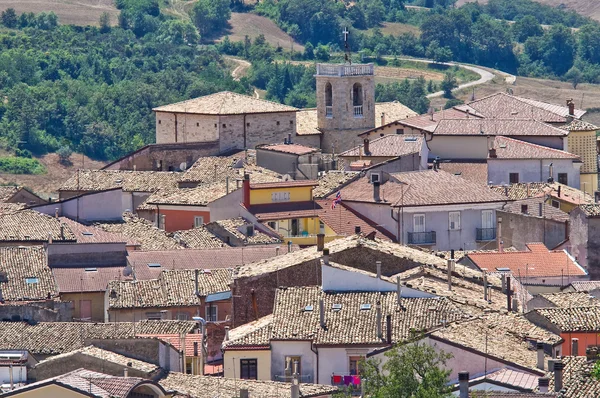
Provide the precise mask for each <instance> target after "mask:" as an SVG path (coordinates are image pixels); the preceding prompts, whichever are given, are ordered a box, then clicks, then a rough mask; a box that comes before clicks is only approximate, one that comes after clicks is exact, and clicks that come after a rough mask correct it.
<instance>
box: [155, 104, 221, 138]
mask: <svg viewBox="0 0 600 398" xmlns="http://www.w3.org/2000/svg"><path fill="white" fill-rule="evenodd" d="M218 121H219V117H218V116H216V115H197V114H191V113H169V112H156V143H157V144H165V143H173V142H210V141H216V140H218V139H219V128H218Z"/></svg>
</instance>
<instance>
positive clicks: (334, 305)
mask: <svg viewBox="0 0 600 398" xmlns="http://www.w3.org/2000/svg"><path fill="white" fill-rule="evenodd" d="M331 309H332V310H333V311H341V309H342V305H341V304H332V305H331Z"/></svg>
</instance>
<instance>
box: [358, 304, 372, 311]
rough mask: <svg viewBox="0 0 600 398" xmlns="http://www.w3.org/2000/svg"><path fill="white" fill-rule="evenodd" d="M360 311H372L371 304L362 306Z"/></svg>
mask: <svg viewBox="0 0 600 398" xmlns="http://www.w3.org/2000/svg"><path fill="white" fill-rule="evenodd" d="M360 309H361V310H363V311H367V310H370V309H371V304H361V305H360Z"/></svg>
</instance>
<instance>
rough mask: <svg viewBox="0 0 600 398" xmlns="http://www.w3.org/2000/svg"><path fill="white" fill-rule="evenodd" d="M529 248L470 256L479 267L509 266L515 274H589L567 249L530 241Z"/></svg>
mask: <svg viewBox="0 0 600 398" xmlns="http://www.w3.org/2000/svg"><path fill="white" fill-rule="evenodd" d="M527 248H528V249H529V250H526V251H518V252H510V253H471V254H468V257H469V259H470V260H471V261H472V262H473V264H474V265H475V266H476V267H478V268H479V269H487V270H488V271H495V270H497V269H498V268H509V269H510V270H511V272H512V273H513V274H514V275H517V274H518V273H519V272H520V273H521V274H522V275H525V274H527V275H529V276H531V277H552V276H561V275H571V276H584V275H587V272H586V271H585V270H584V269H583V268H582V267H581V266H580V265H579V264H578V263H577V262H576V261H575V260H574V259H573V258H572V257H571V256H569V255H568V254H567V253H566V252H565V251H562V250H553V251H550V250H548V248H546V246H544V244H543V243H528V244H527Z"/></svg>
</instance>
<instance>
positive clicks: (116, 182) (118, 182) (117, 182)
mask: <svg viewBox="0 0 600 398" xmlns="http://www.w3.org/2000/svg"><path fill="white" fill-rule="evenodd" d="M122 182H123V180H122V179H118V180H115V184H121V183H122Z"/></svg>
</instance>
